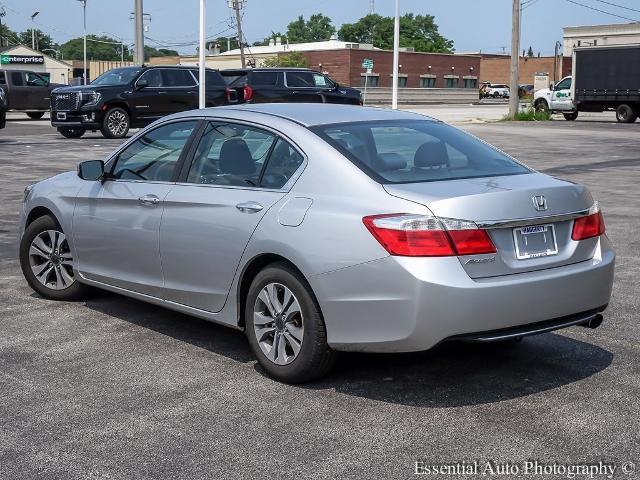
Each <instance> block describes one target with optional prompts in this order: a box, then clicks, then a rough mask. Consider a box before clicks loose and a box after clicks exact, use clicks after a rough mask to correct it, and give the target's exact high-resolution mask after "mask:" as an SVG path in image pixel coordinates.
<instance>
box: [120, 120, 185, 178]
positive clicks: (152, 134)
mask: <svg viewBox="0 0 640 480" xmlns="http://www.w3.org/2000/svg"><path fill="white" fill-rule="evenodd" d="M197 123H198V122H197V121H195V120H194V121H188V122H175V123H170V124H168V125H163V126H161V127H158V128H156V129H154V130H151V131H149V132H146V133H145V134H144V135H143V136H142V137H140V138H138V139H137V140H136V141H135V142H133V143H132V144H131V145H129V146H128V147H127V148H126V149H124V150H123V151H122V152H121V153H120V155H118V159H117V160H116V163H115V165H114V168H113V171H112V172H111V173H112V175H113V176H114V177H115V178H116V179H121V180H146V181H150V182H170V181H171V179H172V177H173V171H174V169H175V166H176V164H177V163H178V159H179V158H180V154H181V153H182V150H183V149H184V147H185V145H186V143H187V140H188V139H189V137H190V136H191V133H192V132H193V130H194V128H195V127H196V125H197Z"/></svg>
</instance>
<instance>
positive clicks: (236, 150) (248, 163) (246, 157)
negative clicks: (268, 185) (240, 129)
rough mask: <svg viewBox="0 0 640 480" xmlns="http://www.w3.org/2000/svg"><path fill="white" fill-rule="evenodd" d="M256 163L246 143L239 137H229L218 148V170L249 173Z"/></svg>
mask: <svg viewBox="0 0 640 480" xmlns="http://www.w3.org/2000/svg"><path fill="white" fill-rule="evenodd" d="M255 170H256V165H255V162H254V160H253V158H252V157H251V151H250V150H249V147H248V146H247V143H246V142H245V141H244V140H242V139H241V138H230V139H229V140H226V141H225V142H224V143H223V144H222V147H221V148H220V171H221V172H222V173H230V174H232V175H251V174H253V173H255Z"/></svg>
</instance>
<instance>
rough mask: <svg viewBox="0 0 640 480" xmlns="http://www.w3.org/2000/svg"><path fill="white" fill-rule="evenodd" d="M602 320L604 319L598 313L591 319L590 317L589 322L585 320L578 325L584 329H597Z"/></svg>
mask: <svg viewBox="0 0 640 480" xmlns="http://www.w3.org/2000/svg"><path fill="white" fill-rule="evenodd" d="M603 320H604V317H603V316H602V315H601V314H600V313H598V314H597V315H594V316H593V317H591V318H590V319H589V320H587V321H586V322H584V323H581V324H580V325H581V326H583V327H585V328H593V329H595V328H598V327H599V326H600V325H601V324H602V321H603Z"/></svg>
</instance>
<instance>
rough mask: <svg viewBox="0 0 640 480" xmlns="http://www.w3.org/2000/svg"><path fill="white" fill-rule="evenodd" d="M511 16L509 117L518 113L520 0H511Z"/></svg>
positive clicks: (513, 116)
mask: <svg viewBox="0 0 640 480" xmlns="http://www.w3.org/2000/svg"><path fill="white" fill-rule="evenodd" d="M512 10H513V12H512V17H511V81H510V83H509V89H510V93H509V117H510V118H515V116H516V115H517V113H518V104H519V103H520V98H519V97H518V80H519V78H520V0H513V9H512Z"/></svg>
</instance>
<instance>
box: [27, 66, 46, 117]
mask: <svg viewBox="0 0 640 480" xmlns="http://www.w3.org/2000/svg"><path fill="white" fill-rule="evenodd" d="M25 80H26V83H27V86H28V87H29V98H28V102H29V105H28V107H27V108H30V109H33V110H49V107H50V106H51V98H50V92H49V81H48V80H47V79H46V78H44V77H42V76H41V75H38V74H37V73H34V72H26V73H25Z"/></svg>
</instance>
